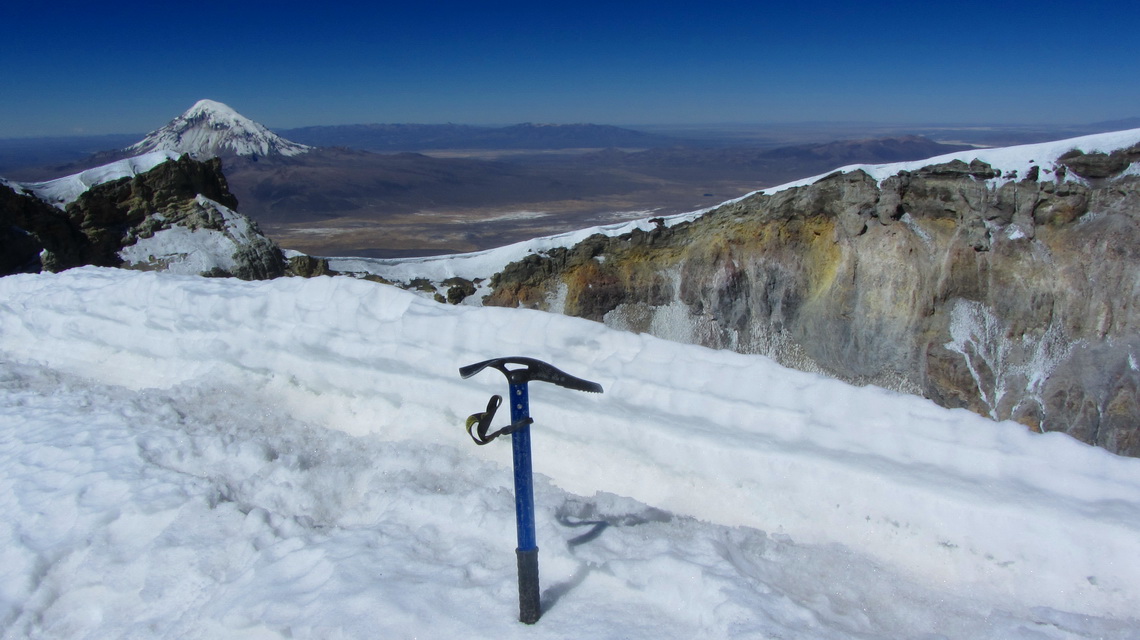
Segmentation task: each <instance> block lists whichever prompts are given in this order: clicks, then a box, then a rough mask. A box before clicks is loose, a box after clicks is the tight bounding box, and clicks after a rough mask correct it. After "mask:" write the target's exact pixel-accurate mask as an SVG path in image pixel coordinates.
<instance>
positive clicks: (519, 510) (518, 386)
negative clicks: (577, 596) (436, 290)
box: [459, 357, 602, 624]
mask: <svg viewBox="0 0 1140 640" xmlns="http://www.w3.org/2000/svg"><path fill="white" fill-rule="evenodd" d="M508 364H517V365H522V366H523V368H521V369H507V367H506V365H508ZM487 367H491V368H493V369H498V370H499V371H501V372H502V373H503V375H505V376H506V377H507V383H508V385H509V387H510V389H509V393H510V395H509V396H508V397H509V399H510V404H511V426H510V427H509V428H508V431H509V432H510V434H511V449H512V454H513V458H514V469H515V526H516V528H517V533H518V546H517V547H516V548H515V555H516V556H517V560H518V575H519V621H521V622H524V623H526V624H534V623H535V622H537V621H538V618H539V616H541V615H542V606H541V601H540V593H539V589H538V543H537V541H536V540H535V534H534V484H533V480H532V478H533V475H534V474H533V470H532V468H531V454H530V424H531V420H530V390H529V388H528V383H529V382H530V381H531V380H537V381H541V382H550V383H552V384H557V385H558V386H561V387H566V388H568V389H576V390H578V391H588V392H590V393H601V392H602V385H600V384H598V383H596V382H590V381H588V380H583V379H581V378H576V377H574V376H572V375H569V374H567V373H564V372H562V371H559V370H558V369H556V368H554V367H553V366H552V365H550V364H547V363H545V362H542V361H541V360H535V359H534V358H524V357H510V358H496V359H494V360H486V361H484V362H477V363H475V364H472V365H468V366H466V367H462V368H460V369H459V375H461V376H462V377H464V378H470V377H471V376H473V375H475V374H476V373H479V372H480V371H482V370H483V369H485V368H487ZM492 400H494V398H492ZM493 416H494V410H493V407H489V412H488V413H487V414H485V422H489V421H490V419H491V418H492V417H493ZM484 426H486V425H485V424H484ZM497 435H498V434H495V435H493V436H491V439H493V438H494V437H496V436H497ZM486 442H487V441H483V442H480V444H486Z"/></svg>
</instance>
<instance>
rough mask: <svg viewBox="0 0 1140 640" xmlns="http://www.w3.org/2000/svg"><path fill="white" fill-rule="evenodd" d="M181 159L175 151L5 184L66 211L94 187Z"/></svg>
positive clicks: (145, 154) (153, 152)
mask: <svg viewBox="0 0 1140 640" xmlns="http://www.w3.org/2000/svg"><path fill="white" fill-rule="evenodd" d="M179 155H180V154H179V153H177V152H175V151H171V150H160V151H151V152H149V153H143V154H140V155H137V156H133V157H130V158H125V159H123V160H119V161H117V162H112V163H110V164H105V165H102V166H98V167H94V168H92V169H87V170H86V171H80V172H79V173H73V174H71V175H69V176H64V177H62V178H56V179H54V180H47V181H44V182H11V181H8V180H5V181H4V184H5V186H8V187H10V188H11V189H12V190H13V191H16V192H17V193H23V194H25V195H30V196H34V197H36V198H39V199H40V200H43V201H44V202H47V203H48V204H50V205H52V206H54V207H57V208H59V209H63V208H64V207H66V206H67V205H68V204H70V203H72V202H75V200H76V199H78V198H79V196H80V195H81V194H82V193H83V192H85V191H87V190H88V189H90V188H91V187H94V186H96V185H100V184H103V183H105V182H112V181H114V180H118V179H119V178H130V177H133V176H136V175H138V174H140V173H146V172H147V171H150V170H151V169H153V168H155V167H157V166H158V165H160V164H162V163H164V162H166V161H168V160H177V159H178V157H179Z"/></svg>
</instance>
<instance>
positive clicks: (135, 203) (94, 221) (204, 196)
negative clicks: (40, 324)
mask: <svg viewBox="0 0 1140 640" xmlns="http://www.w3.org/2000/svg"><path fill="white" fill-rule="evenodd" d="M63 180H67V179H61V181H63ZM25 187H26V186H25V185H20V184H17V183H6V184H4V185H0V255H3V256H4V260H3V263H2V264H0V275H6V274H9V273H16V272H35V271H40V270H47V271H60V270H63V269H68V268H71V267H76V266H80V265H97V266H123V267H130V268H140V269H166V270H172V271H179V272H183V273H203V274H206V275H231V276H235V277H239V278H243V279H264V278H273V277H277V276H281V275H284V274H285V266H284V264H285V260H284V257H283V255H282V253H281V250H280V249H279V248H278V247H277V245H276V244H274V243H273V242H272V241H270V240H269V239H268V238H266V237H265V236H263V235H262V234H261V233H260V232H259V231H258V230H257V227H256V225H254V224H253V222H252V221H250V220H249V219H248V218H246V217H244V216H241V215H240V214H238V213H236V212H235V211H233V209H234V208H236V207H237V199H236V198H234V196H233V195H232V194H231V193H230V192H229V188H228V186H227V184H226V179H225V177H224V176H223V175H222V171H221V162H220V161H219V160H217V159H216V158H215V159H212V160H209V161H206V162H199V161H196V160H192V159H191V158H189V157H188V156H183V157H182V158H180V159H178V160H171V161H167V162H162V163H161V164H158V165H157V166H155V167H154V168H152V169H150V170H149V171H146V172H144V173H139V174H138V175H133V176H128V177H123V178H119V179H113V180H110V181H108V182H103V183H101V184H95V185H93V186H91V187H90V188H87V189H86V190H84V191H82V192H81V193H79V194H78V195H77V197H75V198H74V199H73V200H68V201H67V202H66V203H62V210H61V208H60V207H54V206H52V205H51V204H48V203H47V202H44V201H43V200H41V199H39V198H36V197H34V195H33V194H34V193H36V190H37V189H39V190H40V192H43V191H51V190H52V189H51V185H50V183H38V184H36V185H32V187H34V188H25Z"/></svg>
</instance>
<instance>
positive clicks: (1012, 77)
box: [0, 0, 1140, 137]
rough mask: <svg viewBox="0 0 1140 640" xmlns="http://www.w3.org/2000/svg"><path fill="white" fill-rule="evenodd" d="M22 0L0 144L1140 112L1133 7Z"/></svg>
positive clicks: (1064, 118)
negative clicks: (188, 120) (176, 129)
mask: <svg viewBox="0 0 1140 640" xmlns="http://www.w3.org/2000/svg"><path fill="white" fill-rule="evenodd" d="M766 4H767V3H764V2H755V1H754V2H703V3H700V2H691V3H690V2H685V3H682V2H615V3H594V2H577V3H550V2H546V3H543V2H530V3H526V4H523V3H503V2H485V3H479V2H470V3H448V2H418V3H400V4H398V5H393V4H389V3H386V2H377V3H373V4H371V5H359V4H357V3H346V4H341V3H336V2H326V3H324V4H321V3H319V2H311V1H310V2H306V3H292V2H287V1H278V2H229V3H222V2H213V1H210V0H195V1H194V2H178V1H175V2H153V1H148V2H147V3H137V2H125V1H124V2H117V3H116V2H103V3H91V2H86V3H71V2H56V3H50V2H22V3H21V5H22V6H17V7H14V8H10V9H8V10H7V11H6V15H5V16H4V22H5V23H6V27H5V38H3V39H0V63H2V64H3V67H4V69H5V71H6V72H7V73H8V81H7V83H6V88H5V90H4V97H3V99H2V100H0V137H16V136H39V135H73V134H100V133H133V132H146V131H149V130H152V129H155V128H157V127H160V126H162V125H163V124H165V123H166V122H167V121H168V120H170V119H171V118H172V117H174V116H176V115H178V114H179V113H181V112H182V111H185V110H186V109H187V108H189V107H190V106H191V105H192V104H193V103H194V102H195V101H197V100H198V99H201V98H211V99H214V100H219V101H221V102H225V103H227V104H229V105H230V106H232V107H234V108H235V109H237V110H238V111H240V112H241V113H243V114H244V115H246V116H249V117H251V118H253V119H255V120H257V121H259V122H262V123H263V124H266V125H268V126H270V127H279V128H287V127H297V126H305V125H317V124H353V123H371V122H383V123H392V122H416V123H443V122H456V123H472V124H512V123H518V122H559V123H567V122H595V123H606V124H681V123H770V122H803V121H875V122H885V123H929V122H953V123H1007V124H1013V123H1023V124H1038V123H1086V122H1094V121H1100V120H1112V119H1119V118H1126V117H1132V116H1137V115H1140V56H1137V55H1136V45H1137V44H1138V42H1140V37H1138V36H1137V32H1136V29H1137V27H1140V3H1134V2H1131V1H1128V2H1096V1H1093V2H1085V3H1083V4H1082V3H1077V2H1064V3H1062V2H1052V1H1048V0H1043V1H1040V2H1032V3H1028V2H1027V3H1021V2H1006V3H1000V2H988V3H960V4H954V3H928V2H878V3H874V2H872V3H862V4H859V3H850V2H803V3H791V2H780V3H772V4H773V5H780V6H765V5H766Z"/></svg>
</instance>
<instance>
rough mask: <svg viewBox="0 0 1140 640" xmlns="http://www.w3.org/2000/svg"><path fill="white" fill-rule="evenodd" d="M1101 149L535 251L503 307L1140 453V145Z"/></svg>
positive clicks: (771, 201)
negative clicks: (759, 358) (1022, 172)
mask: <svg viewBox="0 0 1140 640" xmlns="http://www.w3.org/2000/svg"><path fill="white" fill-rule="evenodd" d="M1100 155H1102V156H1104V157H1103V158H1102V157H1100V156H1097V155H1094V154H1088V155H1086V154H1071V155H1070V156H1067V157H1066V158H1064V159H1063V160H1062V161H1061V163H1060V166H1059V167H1058V168H1057V170H1055V171H1054V172H1053V173H1052V174H1049V173H1047V170H1046V169H1044V168H1039V167H1036V166H1035V167H1033V169H1035V170H1034V171H1031V172H1030V173H1031V174H1033V175H1027V176H1025V177H1023V178H1022V179H1021V180H1020V181H1015V180H1009V181H1006V182H1004V183H1002V184H1001V186H993V184H992V183H987V181H988V180H991V179H992V178H997V177H1000V172H999V171H998V170H997V169H995V168H993V167H991V166H989V165H987V164H985V163H982V162H977V161H975V162H973V163H969V164H967V163H963V162H951V163H947V164H943V165H937V166H930V167H925V168H923V169H921V170H919V171H914V172H902V173H899V174H898V175H895V176H893V177H890V178H887V179H886V180H883V181H882V182H881V183H879V182H877V181H876V180H875V179H873V178H871V177H870V176H869V175H867V174H866V173H863V172H862V171H855V172H851V173H836V174H833V175H831V176H828V177H826V178H824V179H822V180H820V181H818V182H816V183H815V184H812V185H810V186H806V187H801V188H795V189H788V190H785V191H780V192H777V193H775V194H772V195H754V196H752V197H749V198H747V199H744V200H741V201H739V202H736V203H732V204H728V205H725V206H722V207H720V208H718V209H716V210H714V211H712V212H710V213H709V214H706V215H705V216H703V217H701V218H699V219H697V220H695V221H694V222H692V223H682V224H679V225H676V226H673V227H671V228H662V227H660V226H658V228H654V229H652V230H650V231H634V232H633V233H630V234H626V235H623V236H620V237H614V238H607V237H603V236H593V237H591V238H588V239H587V240H585V241H584V242H582V243H581V244H579V245H577V246H575V247H572V248H569V249H558V250H553V251H550V252H548V253H545V254H542V255H531V256H528V257H527V258H526V259H524V260H522V261H520V262H517V263H514V264H511V265H509V266H508V267H507V268H506V269H504V270H503V271H502V272H501V273H499V274H497V275H496V276H495V277H494V278H493V280H492V289H493V293H492V295H490V296H489V297H488V298H487V299H486V300H485V304H495V305H505V306H525V307H534V308H544V309H548V310H554V311H561V312H565V313H567V314H570V315H575V316H581V317H585V318H591V319H594V320H598V321H602V322H605V323H606V324H608V325H611V326H614V327H618V328H623V329H629V330H634V331H644V332H650V333H653V334H655V335H659V336H661V337H666V338H670V339H675V340H679V341H684V342H692V343H698V344H703V345H706V346H710V347H715V348H726V349H733V350H735V351H740V352H744V353H759V354H765V355H768V356H771V357H773V358H775V359H776V360H778V361H780V362H781V363H783V364H786V365H788V366H793V367H796V368H800V369H805V370H810V371H818V372H823V373H827V374H829V375H832V376H835V377H837V378H840V379H843V380H847V381H850V382H853V383H857V384H878V385H882V386H885V387H888V388H892V389H896V390H900V391H904V392H910V393H917V394H921V395H924V396H926V397H928V398H931V399H933V400H935V401H936V402H938V403H939V404H942V405H943V406H947V407H965V408H968V409H970V410H972V411H975V412H978V413H981V414H983V415H986V416H990V417H993V418H995V419H1013V420H1017V421H1019V422H1022V423H1023V424H1026V425H1027V426H1029V427H1030V428H1032V429H1034V430H1047V431H1062V432H1065V433H1068V434H1070V435H1072V436H1073V437H1076V438H1078V439H1080V440H1083V441H1085V442H1088V443H1090V444H1095V445H1098V446H1102V447H1105V448H1106V449H1109V450H1110V451H1114V452H1117V453H1121V454H1125V455H1132V456H1138V455H1140V245H1138V244H1137V243H1136V238H1138V237H1140V180H1138V179H1137V178H1136V177H1135V176H1131V175H1127V174H1125V169H1127V168H1128V166H1129V163H1131V162H1133V161H1135V160H1136V159H1137V157H1138V155H1140V154H1138V153H1137V149H1135V148H1134V149H1131V150H1126V151H1123V152H1119V153H1116V154H1110V155H1104V154H1100ZM1066 171H1071V172H1072V173H1074V174H1077V175H1078V176H1081V177H1082V178H1083V179H1082V180H1078V181H1071V180H1062V179H1061V178H1062V177H1063V175H1064V172H1066ZM1122 174H1124V175H1122ZM1007 177H1008V176H1007ZM1038 177H1044V178H1046V180H1047V181H1044V182H1038V181H1037V180H1036V178H1038Z"/></svg>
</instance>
